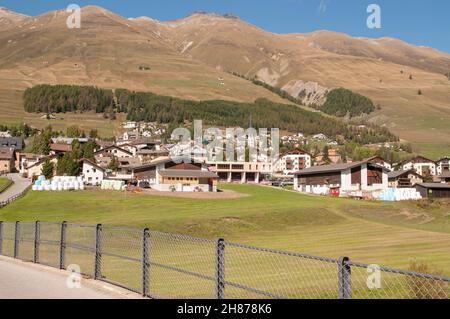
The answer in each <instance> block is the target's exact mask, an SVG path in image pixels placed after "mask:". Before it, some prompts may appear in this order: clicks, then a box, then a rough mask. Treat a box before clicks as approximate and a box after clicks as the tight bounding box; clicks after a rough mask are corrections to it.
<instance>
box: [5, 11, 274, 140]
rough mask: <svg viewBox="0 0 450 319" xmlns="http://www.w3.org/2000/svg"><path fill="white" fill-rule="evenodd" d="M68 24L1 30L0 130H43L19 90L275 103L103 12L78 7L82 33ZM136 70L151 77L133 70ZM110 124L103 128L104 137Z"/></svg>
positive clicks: (54, 16) (59, 14)
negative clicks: (45, 87) (60, 87)
mask: <svg viewBox="0 0 450 319" xmlns="http://www.w3.org/2000/svg"><path fill="white" fill-rule="evenodd" d="M67 17H68V14H67V13H66V12H65V11H64V10H59V11H54V12H49V13H46V14H44V15H41V16H38V17H30V18H27V19H24V20H20V21H18V22H17V23H16V26H15V27H14V28H11V29H9V30H2V31H0V112H1V116H0V121H1V122H2V123H4V122H5V123H14V122H19V121H23V120H25V121H27V122H30V123H31V124H34V125H36V126H39V127H42V126H44V125H46V124H47V121H46V120H42V119H40V118H39V116H38V115H35V114H26V113H25V112H24V111H23V108H22V105H21V98H20V97H21V93H22V92H23V90H25V89H26V88H27V87H31V86H32V85H35V84H39V83H49V84H78V85H97V86H101V87H106V88H128V89H131V90H142V91H152V92H155V93H159V94H166V95H172V96H178V97H183V98H187V99H205V100H206V99H225V100H238V101H254V100H255V99H256V98H258V97H266V98H269V99H272V100H274V101H279V102H280V101H282V100H281V99H280V98H279V97H278V96H276V95H275V94H272V93H271V92H269V91H267V90H265V89H263V88H261V87H257V86H255V85H253V84H251V83H249V82H248V81H246V80H243V79H240V78H236V77H234V76H231V75H229V74H226V73H224V72H221V71H219V70H216V69H215V68H212V67H209V66H207V65H205V64H203V63H201V62H198V61H196V60H194V59H192V58H188V57H185V56H182V55H181V54H179V53H178V52H177V51H176V50H175V49H173V48H172V46H171V44H170V43H167V41H165V40H164V39H162V38H161V37H160V36H158V35H157V34H155V33H153V32H151V31H149V30H146V29H143V28H140V27H139V26H138V24H137V23H134V22H133V21H131V20H128V19H125V18H122V17H120V16H118V15H115V14H113V13H111V12H109V11H107V10H104V9H102V8H98V7H86V8H83V10H82V24H81V29H73V30H69V29H67V27H66V19H67ZM141 65H145V66H148V67H150V70H147V71H141V70H139V66H141ZM219 78H220V79H221V80H219ZM221 83H223V84H221ZM85 116H88V117H89V116H90V117H91V118H90V120H91V121H90V122H81V123H80V124H81V125H85V126H86V127H85V128H89V127H90V126H93V127H95V126H98V125H99V117H98V116H97V115H85ZM64 118H65V120H64V121H52V122H51V124H52V125H54V126H55V127H57V128H59V127H61V128H64V127H65V126H66V125H67V124H68V123H69V122H70V121H71V120H75V121H78V118H74V117H73V116H71V115H64ZM100 118H101V115H100ZM112 124H114V123H107V124H105V126H106V128H105V130H107V131H108V132H109V133H112V130H111V126H114V125H112Z"/></svg>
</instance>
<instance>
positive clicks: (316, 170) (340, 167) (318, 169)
mask: <svg viewBox="0 0 450 319" xmlns="http://www.w3.org/2000/svg"><path fill="white" fill-rule="evenodd" d="M363 164H371V159H367V160H364V161H359V162H353V163H341V164H333V165H320V166H312V167H310V168H306V169H304V170H301V171H299V172H296V173H294V175H311V174H321V173H333V172H342V171H345V170H348V169H352V168H355V167H358V166H361V165H363ZM373 165H376V166H377V167H379V168H381V169H383V170H384V171H389V170H388V169H387V168H385V167H383V166H379V165H377V164H376V163H374V164H373Z"/></svg>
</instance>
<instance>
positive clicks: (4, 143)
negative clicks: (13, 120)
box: [0, 137, 23, 151]
mask: <svg viewBox="0 0 450 319" xmlns="http://www.w3.org/2000/svg"><path fill="white" fill-rule="evenodd" d="M0 147H12V148H14V149H15V150H16V151H21V150H22V149H23V139H22V138H21V137H0Z"/></svg>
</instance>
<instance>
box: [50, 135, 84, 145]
mask: <svg viewBox="0 0 450 319" xmlns="http://www.w3.org/2000/svg"><path fill="white" fill-rule="evenodd" d="M75 140H77V141H78V142H79V143H80V144H86V143H87V142H89V140H90V139H89V138H87V137H63V136H58V137H53V138H52V143H53V144H66V145H72V143H73V141H75Z"/></svg>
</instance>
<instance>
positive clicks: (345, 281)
mask: <svg viewBox="0 0 450 319" xmlns="http://www.w3.org/2000/svg"><path fill="white" fill-rule="evenodd" d="M349 261H350V258H348V257H340V258H339V261H338V280H339V285H338V289H339V299H352V276H351V275H352V271H351V268H350V265H349Z"/></svg>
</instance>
